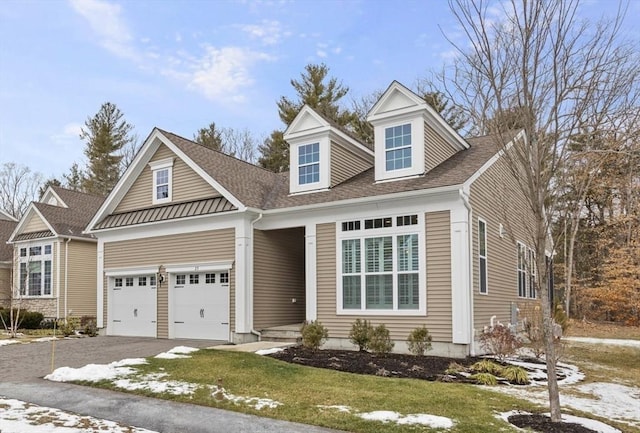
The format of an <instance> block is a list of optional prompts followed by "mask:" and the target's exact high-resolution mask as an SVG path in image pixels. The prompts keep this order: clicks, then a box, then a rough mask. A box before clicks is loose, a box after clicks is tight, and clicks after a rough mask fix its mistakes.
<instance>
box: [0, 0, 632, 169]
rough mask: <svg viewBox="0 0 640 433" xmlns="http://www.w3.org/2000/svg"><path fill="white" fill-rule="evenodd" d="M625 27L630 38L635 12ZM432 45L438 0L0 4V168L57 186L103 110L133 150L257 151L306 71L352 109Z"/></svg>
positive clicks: (441, 18) (411, 72)
mask: <svg viewBox="0 0 640 433" xmlns="http://www.w3.org/2000/svg"><path fill="white" fill-rule="evenodd" d="M616 5H617V3H616V2H614V1H613V0H600V1H596V0H590V1H587V2H585V3H584V4H583V5H582V7H581V13H582V14H583V15H584V16H585V17H589V18H591V19H597V18H599V17H600V16H601V15H603V14H607V13H613V12H615V6H616ZM625 27H626V29H627V31H629V32H636V33H635V35H634V36H635V37H637V36H638V33H637V32H638V28H639V27H640V0H631V4H630V7H629V11H628V14H627V21H626V25H625ZM443 32H444V33H445V34H446V35H447V36H448V37H450V38H451V39H453V40H456V41H460V39H459V38H460V37H461V32H460V29H459V28H458V27H457V25H456V23H455V20H454V18H453V17H452V16H451V14H450V12H449V10H448V6H447V3H446V1H444V0H423V1H400V0H397V1H376V0H367V1H289V0H273V1H270V0H262V1H249V0H246V1H244V0H237V1H223V0H220V1H212V0H179V1H178V0H172V1H171V0H165V1H163V0H154V1H147V0H135V1H133V0H128V1H122V0H118V1H112V0H39V1H38V0H24V1H22V0H3V1H1V2H0V164H1V163H4V162H17V163H19V164H24V165H27V166H29V167H30V168H31V169H32V170H35V171H39V172H41V173H42V174H43V175H45V176H46V177H50V176H57V177H59V176H60V175H61V174H62V173H64V172H66V171H67V170H68V169H69V167H70V166H71V164H72V163H73V162H74V161H78V162H81V163H82V162H83V161H84V159H83V158H84V157H83V154H82V151H83V148H84V142H82V141H81V140H80V139H79V138H78V134H79V132H80V127H81V126H82V125H83V124H84V121H85V120H86V119H87V117H89V116H92V115H93V114H95V113H96V112H97V111H98V109H99V108H100V105H101V104H102V103H103V102H107V101H110V102H113V103H115V104H116V105H117V106H118V107H119V108H120V109H121V110H122V111H123V112H124V114H125V118H126V119H127V121H129V122H130V123H131V124H133V125H134V126H135V132H136V133H137V134H138V136H139V139H140V140H143V139H144V138H145V137H146V136H147V135H148V134H149V132H151V129H152V128H153V127H154V126H158V127H160V128H163V129H166V130H169V131H172V132H175V133H177V134H179V135H183V136H185V137H187V138H191V137H192V136H193V134H194V132H195V131H196V130H197V129H198V128H201V127H204V126H206V125H208V124H209V123H210V122H212V121H215V122H216V125H218V126H221V127H232V128H237V129H244V128H248V129H249V130H250V131H251V132H252V133H253V134H254V135H256V136H259V137H265V136H267V135H268V134H269V133H270V132H271V131H272V130H273V129H276V128H282V126H283V125H282V124H281V123H280V120H279V118H278V115H277V108H276V101H277V100H278V98H279V97H280V96H282V95H287V96H294V94H295V93H294V92H293V89H292V87H291V85H290V80H291V79H292V78H297V77H299V75H300V73H301V72H302V70H303V68H304V66H305V65H306V64H308V63H319V62H324V63H326V64H327V65H328V66H329V68H330V69H331V74H332V75H333V76H335V77H338V78H339V79H340V80H342V82H343V84H345V85H347V86H349V87H350V89H351V91H350V95H351V96H352V97H356V98H357V97H359V96H362V95H367V94H370V93H371V92H373V91H375V90H379V89H384V88H386V87H387V86H388V85H389V84H390V82H391V81H392V80H398V81H400V82H402V83H403V84H405V85H407V86H409V87H411V86H413V85H414V83H415V82H416V80H417V79H418V78H420V77H424V76H426V75H428V73H429V71H431V70H439V69H440V68H442V66H443V65H445V64H446V62H447V61H449V60H450V59H451V55H452V47H451V46H450V45H449V43H448V42H447V41H446V39H445V38H444V36H443ZM347 98H349V96H347Z"/></svg>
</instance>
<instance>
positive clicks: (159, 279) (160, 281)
mask: <svg viewBox="0 0 640 433" xmlns="http://www.w3.org/2000/svg"><path fill="white" fill-rule="evenodd" d="M158 282H159V283H160V284H162V283H164V274H158Z"/></svg>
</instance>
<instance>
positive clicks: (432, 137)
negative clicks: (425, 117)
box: [424, 122, 457, 171]
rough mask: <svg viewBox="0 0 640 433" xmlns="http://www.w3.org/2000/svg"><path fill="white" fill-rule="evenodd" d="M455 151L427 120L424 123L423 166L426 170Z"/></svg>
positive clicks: (435, 165) (438, 163)
mask: <svg viewBox="0 0 640 433" xmlns="http://www.w3.org/2000/svg"><path fill="white" fill-rule="evenodd" d="M456 152H457V151H456V149H454V148H453V147H452V146H451V145H450V144H449V143H447V141H446V140H445V139H444V138H442V137H441V136H440V135H439V134H438V133H437V132H436V131H434V130H433V128H432V127H431V126H429V124H428V123H427V122H425V123H424V158H425V160H424V167H425V170H426V171H429V170H431V169H433V168H434V167H437V166H438V165H440V164H441V163H442V162H444V161H445V160H447V159H449V158H450V157H451V156H453V155H454V154H455V153H456Z"/></svg>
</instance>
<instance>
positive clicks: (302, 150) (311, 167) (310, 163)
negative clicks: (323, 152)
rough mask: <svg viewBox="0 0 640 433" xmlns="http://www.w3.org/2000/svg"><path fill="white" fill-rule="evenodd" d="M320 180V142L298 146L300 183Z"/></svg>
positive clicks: (304, 183)
mask: <svg viewBox="0 0 640 433" xmlns="http://www.w3.org/2000/svg"><path fill="white" fill-rule="evenodd" d="M319 181H320V143H313V144H305V145H302V146H299V147H298V182H299V184H300V185H306V184H310V183H317V182H319Z"/></svg>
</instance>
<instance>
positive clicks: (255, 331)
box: [249, 213, 262, 341]
mask: <svg viewBox="0 0 640 433" xmlns="http://www.w3.org/2000/svg"><path fill="white" fill-rule="evenodd" d="M261 219H262V213H260V214H258V217H257V218H256V219H254V220H253V221H251V224H250V225H251V268H250V269H249V302H250V304H251V333H252V334H253V335H255V336H257V337H258V341H260V339H261V338H262V334H260V331H257V330H256V329H254V328H253V268H254V264H253V259H254V257H255V255H254V251H253V230H254V225H255V224H256V223H257V222H258V221H260V220H261Z"/></svg>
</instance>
